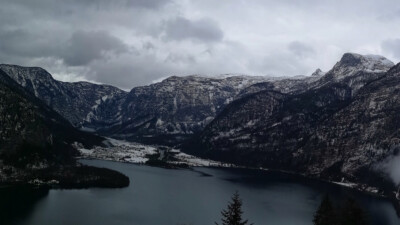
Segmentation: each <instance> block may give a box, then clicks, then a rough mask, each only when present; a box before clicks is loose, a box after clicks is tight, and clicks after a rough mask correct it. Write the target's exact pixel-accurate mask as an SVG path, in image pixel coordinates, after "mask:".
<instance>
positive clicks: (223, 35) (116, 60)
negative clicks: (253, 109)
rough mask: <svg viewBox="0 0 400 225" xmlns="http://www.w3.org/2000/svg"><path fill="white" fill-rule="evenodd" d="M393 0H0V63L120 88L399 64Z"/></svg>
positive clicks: (399, 10) (398, 12) (398, 7)
mask: <svg viewBox="0 0 400 225" xmlns="http://www.w3.org/2000/svg"><path fill="white" fill-rule="evenodd" d="M399 25H400V4H398V0H385V1H382V0H358V1H351V0H343V1H341V0H335V1H324V0H302V1H293V0H279V1H278V0H213V1H211V0H196V1H195V0H193V1H191V0H110V1H108V0H69V1H66V0H0V63H10V64H19V65H24V66H40V67H43V68H45V69H46V70H48V71H49V72H50V73H51V74H53V76H54V77H55V78H56V79H59V80H63V81H78V80H89V81H94V82H99V83H106V84H112V85H115V86H118V87H121V88H124V89H130V88H132V87H134V86H138V85H144V84H149V83H151V82H154V81H155V80H160V79H161V78H163V77H167V76H171V75H189V74H203V75H216V74H226V73H235V74H248V75H276V76H282V75H285V76H291V75H299V74H305V75H308V74H311V73H312V72H313V71H314V70H315V69H317V68H321V69H322V70H325V71H326V70H329V69H330V68H331V67H332V66H333V65H334V64H335V62H337V61H338V60H339V59H340V57H341V56H342V55H343V53H345V52H357V53H361V54H380V55H384V56H386V57H387V58H389V59H390V60H392V61H394V62H395V63H397V62H398V61H399V60H400V27H399Z"/></svg>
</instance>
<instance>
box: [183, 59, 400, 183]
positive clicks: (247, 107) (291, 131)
mask: <svg viewBox="0 0 400 225" xmlns="http://www.w3.org/2000/svg"><path fill="white" fill-rule="evenodd" d="M393 65H394V64H393V63H391V62H390V61H388V60H387V59H385V58H383V57H377V56H362V55H358V54H353V53H347V54H345V55H343V57H342V59H341V60H340V61H339V62H338V63H337V64H336V65H335V66H334V67H333V68H332V69H331V70H330V71H328V72H327V73H326V74H324V75H323V76H322V77H320V78H319V79H317V80H316V81H314V82H311V83H310V84H309V85H308V87H307V88H306V89H305V90H302V91H300V92H294V93H290V92H287V93H283V92H280V91H277V90H274V88H272V89H268V88H267V89H264V90H261V91H259V92H255V93H252V94H249V95H246V96H244V97H243V98H240V99H238V100H236V101H233V102H232V103H230V104H229V105H227V106H226V107H225V109H224V110H223V111H222V112H221V113H220V114H219V115H218V116H217V117H216V118H215V119H214V120H213V121H212V122H211V123H210V124H209V125H208V126H207V127H206V128H205V129H204V130H203V131H202V132H201V133H200V134H199V135H197V136H196V137H195V138H193V139H192V140H191V141H189V142H187V143H186V144H185V145H183V150H185V151H187V152H191V153H194V154H198V155H202V156H205V157H211V158H214V159H220V160H225V161H231V162H235V163H239V164H244V165H248V166H252V167H259V166H262V167H266V168H271V169H279V170H287V171H292V172H296V173H303V174H307V175H309V176H319V177H324V178H328V179H331V180H339V181H340V180H342V178H346V179H348V180H352V181H354V180H357V179H364V181H365V180H368V179H372V178H373V177H374V176H373V175H372V174H373V173H374V171H373V165H375V164H376V163H378V162H379V161H382V160H383V159H384V158H386V157H389V156H390V155H393V154H395V153H396V148H397V147H396V143H397V142H396V140H397V138H398V137H399V134H398V132H397V129H398V126H397V125H396V123H395V122H394V121H396V120H397V119H398V118H397V117H398V115H397V113H396V110H397V109H398V107H400V103H398V102H397V100H396V99H397V97H396V96H397V91H399V90H400V73H399V68H400V65H397V66H394V67H393ZM391 67H392V68H391ZM390 68H391V69H390ZM397 112H398V111H397ZM193 146H196V147H193Z"/></svg>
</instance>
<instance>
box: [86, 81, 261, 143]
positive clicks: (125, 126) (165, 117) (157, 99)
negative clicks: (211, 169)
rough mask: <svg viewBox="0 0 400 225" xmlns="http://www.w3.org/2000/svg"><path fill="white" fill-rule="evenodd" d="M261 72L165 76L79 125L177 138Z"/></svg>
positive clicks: (132, 135) (137, 136)
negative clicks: (208, 75) (223, 75)
mask: <svg viewBox="0 0 400 225" xmlns="http://www.w3.org/2000/svg"><path fill="white" fill-rule="evenodd" d="M265 80H268V78H263V77H249V76H232V77H231V76H226V77H219V78H211V77H202V76H187V77H175V76H174V77H169V78H167V79H165V80H163V81H162V82H159V83H155V84H152V85H148V86H143V87H136V88H133V89H132V90H131V91H130V93H129V94H128V95H127V96H126V97H123V98H119V99H118V98H114V99H110V100H106V101H105V104H102V105H100V106H99V107H98V108H97V110H96V111H95V113H94V114H93V115H92V116H91V118H90V119H89V120H88V121H87V123H85V124H84V126H86V127H93V128H96V129H97V131H98V132H100V133H103V134H106V135H111V136H113V137H117V138H124V139H131V140H139V141H146V140H147V141H151V142H153V143H154V142H158V141H160V142H161V143H176V142H177V141H180V140H182V138H185V137H187V136H189V135H192V134H193V133H195V132H199V131H201V130H202V129H203V128H204V127H205V125H206V124H208V123H209V122H210V121H211V120H213V119H214V117H215V116H216V115H217V114H218V113H219V112H220V111H221V110H222V109H223V108H224V106H225V105H227V104H229V103H230V102H231V101H232V100H233V99H234V98H235V96H236V95H237V94H238V93H239V92H240V91H241V90H242V89H244V88H246V87H248V86H250V85H252V84H254V83H257V82H262V81H265Z"/></svg>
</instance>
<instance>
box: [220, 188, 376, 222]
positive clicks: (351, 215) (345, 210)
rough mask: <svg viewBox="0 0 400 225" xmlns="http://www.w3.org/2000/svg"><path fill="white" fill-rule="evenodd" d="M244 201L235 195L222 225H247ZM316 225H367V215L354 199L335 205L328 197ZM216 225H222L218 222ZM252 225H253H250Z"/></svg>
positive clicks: (323, 201)
mask: <svg viewBox="0 0 400 225" xmlns="http://www.w3.org/2000/svg"><path fill="white" fill-rule="evenodd" d="M242 204H243V203H242V200H241V199H240V196H239V193H238V192H236V193H235V194H233V196H232V198H231V201H230V202H229V203H228V206H227V208H226V209H224V210H222V211H221V216H222V218H221V225H247V224H249V223H248V220H245V219H243V218H242V216H243V210H242ZM313 224H314V225H367V224H368V219H367V214H366V213H365V212H364V210H363V209H362V208H361V207H360V206H359V205H358V203H357V202H356V201H355V200H354V199H353V198H348V199H346V200H345V201H344V203H342V204H339V205H336V206H335V205H334V204H333V203H332V201H331V200H330V198H329V196H328V195H326V196H325V197H324V198H323V199H322V202H321V204H320V205H319V207H318V209H317V211H316V212H315V214H314V219H313ZM215 225H220V224H218V223H217V222H216V223H215ZM249 225H252V224H249Z"/></svg>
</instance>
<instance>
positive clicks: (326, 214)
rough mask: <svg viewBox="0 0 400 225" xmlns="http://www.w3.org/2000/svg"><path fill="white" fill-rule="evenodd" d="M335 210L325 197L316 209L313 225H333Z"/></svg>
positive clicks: (334, 222)
mask: <svg viewBox="0 0 400 225" xmlns="http://www.w3.org/2000/svg"><path fill="white" fill-rule="evenodd" d="M335 218H336V216H335V209H334V208H333V205H332V202H331V200H330V199H329V196H328V195H326V196H325V197H324V199H323V200H322V202H321V205H320V206H319V207H318V210H317V212H315V215H314V220H313V222H314V225H334V224H336V221H335Z"/></svg>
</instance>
